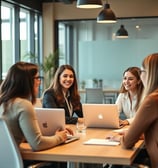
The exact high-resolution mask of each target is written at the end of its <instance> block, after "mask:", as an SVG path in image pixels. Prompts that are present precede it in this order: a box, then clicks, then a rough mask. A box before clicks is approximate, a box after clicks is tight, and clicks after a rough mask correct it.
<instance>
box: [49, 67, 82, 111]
mask: <svg viewBox="0 0 158 168" xmlns="http://www.w3.org/2000/svg"><path fill="white" fill-rule="evenodd" d="M65 69H68V70H70V71H72V73H73V76H74V82H73V84H72V86H71V87H70V88H69V92H70V100H71V103H72V106H73V108H74V110H77V109H80V95H79V93H78V86H77V78H76V75H75V71H74V69H73V67H72V66H71V65H61V66H60V67H59V68H58V69H57V71H56V72H55V75H54V79H53V82H52V83H51V85H50V87H49V88H48V90H49V89H53V90H54V92H55V94H56V98H57V101H58V103H59V104H63V103H64V101H65V99H64V95H63V92H62V86H61V84H60V75H61V74H62V73H63V71H64V70H65Z"/></svg>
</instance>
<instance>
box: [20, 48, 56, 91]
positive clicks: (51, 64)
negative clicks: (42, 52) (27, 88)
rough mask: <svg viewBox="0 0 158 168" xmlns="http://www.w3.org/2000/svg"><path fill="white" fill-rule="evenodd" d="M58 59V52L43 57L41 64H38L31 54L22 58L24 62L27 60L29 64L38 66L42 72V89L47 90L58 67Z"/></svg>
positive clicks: (36, 58) (35, 57)
mask: <svg viewBox="0 0 158 168" xmlns="http://www.w3.org/2000/svg"><path fill="white" fill-rule="evenodd" d="M58 58H59V52H58V50H57V51H55V52H54V53H50V54H49V55H48V56H46V57H44V59H43V62H42V63H39V61H38V57H37V56H36V55H35V54H33V53H31V52H29V53H27V54H25V55H24V57H23V59H24V60H25V59H26V60H27V61H28V60H29V61H31V62H35V63H36V64H38V65H39V66H40V69H41V71H42V72H41V73H42V77H43V80H44V88H47V87H48V86H49V85H50V82H51V80H52V79H53V76H54V73H55V71H56V69H57V67H58Z"/></svg>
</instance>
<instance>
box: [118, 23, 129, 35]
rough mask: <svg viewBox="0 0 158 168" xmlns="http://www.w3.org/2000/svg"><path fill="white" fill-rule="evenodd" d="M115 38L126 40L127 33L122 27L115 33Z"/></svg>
mask: <svg viewBox="0 0 158 168" xmlns="http://www.w3.org/2000/svg"><path fill="white" fill-rule="evenodd" d="M116 38H128V32H127V30H126V29H125V27H124V25H121V26H120V28H119V29H118V31H117V32H116Z"/></svg>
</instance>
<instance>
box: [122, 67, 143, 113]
mask: <svg viewBox="0 0 158 168" xmlns="http://www.w3.org/2000/svg"><path fill="white" fill-rule="evenodd" d="M126 72H130V73H132V74H133V75H134V76H135V77H136V79H137V80H138V81H139V82H138V84H137V87H136V93H137V103H136V107H135V110H137V109H138V107H139V104H140V100H141V97H142V93H143V89H144V86H143V83H142V81H141V78H140V73H141V70H140V68H138V67H129V68H127V69H126V70H125V71H124V72H123V76H124V74H125V73H126ZM125 92H128V91H127V90H126V89H125V87H124V85H123V84H122V85H121V88H120V93H125Z"/></svg>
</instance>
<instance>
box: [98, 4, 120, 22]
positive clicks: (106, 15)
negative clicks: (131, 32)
mask: <svg viewBox="0 0 158 168" xmlns="http://www.w3.org/2000/svg"><path fill="white" fill-rule="evenodd" d="M116 22H117V19H116V16H115V14H114V12H113V11H112V10H111V9H110V4H109V3H108V2H107V1H106V3H105V4H104V9H103V10H102V11H101V12H100V13H99V15H98V17H97V23H116Z"/></svg>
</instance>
